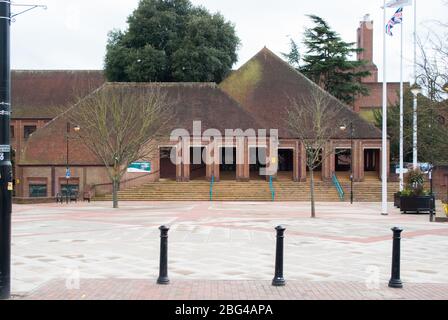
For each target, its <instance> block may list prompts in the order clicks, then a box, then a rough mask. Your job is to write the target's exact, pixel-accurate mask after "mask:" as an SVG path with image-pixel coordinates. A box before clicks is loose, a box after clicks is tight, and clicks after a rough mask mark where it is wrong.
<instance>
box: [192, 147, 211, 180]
mask: <svg viewBox="0 0 448 320" xmlns="http://www.w3.org/2000/svg"><path fill="white" fill-rule="evenodd" d="M205 151H206V148H205V147H191V148H190V180H204V179H205V178H206V176H207V165H206V162H205Z"/></svg>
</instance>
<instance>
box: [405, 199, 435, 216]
mask: <svg viewBox="0 0 448 320" xmlns="http://www.w3.org/2000/svg"><path fill="white" fill-rule="evenodd" d="M400 209H401V212H402V213H405V214H406V213H431V212H435V197H434V196H409V197H405V196H401V197H400Z"/></svg>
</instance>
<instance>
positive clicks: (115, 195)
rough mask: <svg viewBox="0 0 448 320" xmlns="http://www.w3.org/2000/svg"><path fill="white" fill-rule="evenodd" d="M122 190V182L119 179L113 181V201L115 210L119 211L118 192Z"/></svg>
mask: <svg viewBox="0 0 448 320" xmlns="http://www.w3.org/2000/svg"><path fill="white" fill-rule="evenodd" d="M119 190H120V182H119V181H117V179H113V181H112V201H113V204H114V209H118V191H119Z"/></svg>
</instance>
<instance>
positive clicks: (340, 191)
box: [333, 173, 345, 201]
mask: <svg viewBox="0 0 448 320" xmlns="http://www.w3.org/2000/svg"><path fill="white" fill-rule="evenodd" d="M333 184H334V186H335V187H336V190H337V191H338V195H339V199H341V201H344V197H345V192H344V189H342V186H341V183H340V182H339V180H338V177H337V176H336V174H335V173H333Z"/></svg>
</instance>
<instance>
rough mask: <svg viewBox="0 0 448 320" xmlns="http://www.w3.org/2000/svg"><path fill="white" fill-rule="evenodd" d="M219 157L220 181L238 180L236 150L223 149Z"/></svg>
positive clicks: (231, 148) (232, 148) (233, 148)
mask: <svg viewBox="0 0 448 320" xmlns="http://www.w3.org/2000/svg"><path fill="white" fill-rule="evenodd" d="M219 156H220V157H219V171H220V173H219V175H220V179H221V180H236V164H237V163H236V148H235V147H222V148H221V153H220V155H219Z"/></svg>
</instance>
